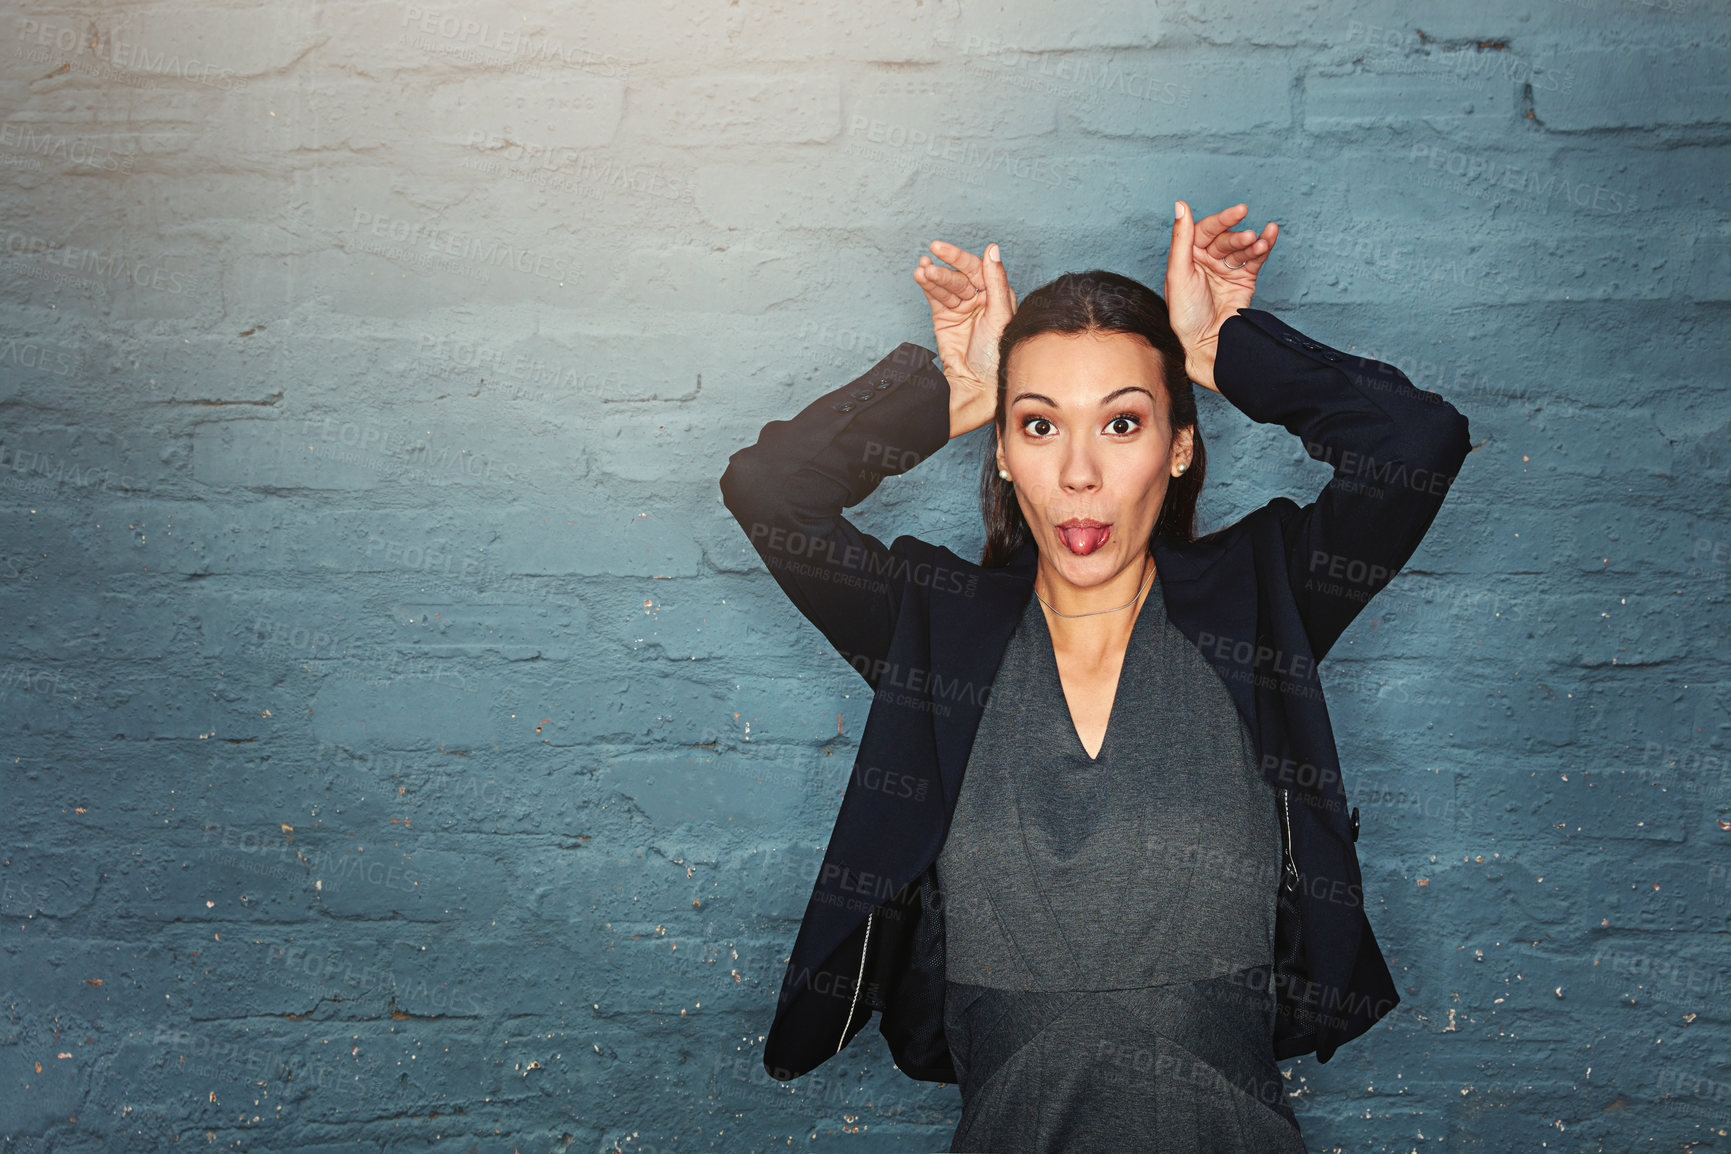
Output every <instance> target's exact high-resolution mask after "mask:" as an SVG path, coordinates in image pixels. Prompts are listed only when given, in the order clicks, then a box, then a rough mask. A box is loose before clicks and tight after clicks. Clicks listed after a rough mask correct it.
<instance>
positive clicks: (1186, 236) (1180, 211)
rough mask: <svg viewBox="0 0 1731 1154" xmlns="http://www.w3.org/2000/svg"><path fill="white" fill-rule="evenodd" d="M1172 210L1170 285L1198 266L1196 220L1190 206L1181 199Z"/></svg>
mask: <svg viewBox="0 0 1731 1154" xmlns="http://www.w3.org/2000/svg"><path fill="white" fill-rule="evenodd" d="M1172 212H1173V220H1172V248H1171V250H1170V251H1168V252H1167V254H1166V282H1167V284H1168V285H1172V284H1178V283H1182V282H1183V281H1184V280H1185V279H1187V278H1188V277H1189V276H1190V274H1191V273H1192V272H1194V271H1195V266H1196V253H1195V247H1196V222H1195V221H1194V220H1192V219H1191V217H1190V206H1189V205H1188V204H1185V203H1184V202H1183V201H1181V200H1180V201H1178V202H1177V203H1176V204H1174V205H1173V206H1172ZM1168 292H1170V289H1168Z"/></svg>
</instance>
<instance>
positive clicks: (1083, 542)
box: [1057, 517, 1112, 557]
mask: <svg viewBox="0 0 1731 1154" xmlns="http://www.w3.org/2000/svg"><path fill="white" fill-rule="evenodd" d="M1057 529H1058V539H1059V540H1060V541H1062V542H1064V547H1065V548H1067V549H1068V550H1070V552H1072V553H1074V554H1075V555H1076V556H1078V557H1086V556H1087V555H1088V554H1090V553H1092V552H1094V550H1096V549H1098V548H1100V547H1101V546H1102V545H1104V544H1105V543H1106V542H1107V541H1108V540H1110V539H1111V536H1112V526H1111V524H1110V523H1108V522H1106V521H1094V520H1090V519H1089V518H1087V517H1072V518H1070V519H1069V520H1068V521H1065V522H1064V523H1063V524H1061V525H1059V526H1057Z"/></svg>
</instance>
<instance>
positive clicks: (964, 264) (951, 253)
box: [929, 240, 986, 291]
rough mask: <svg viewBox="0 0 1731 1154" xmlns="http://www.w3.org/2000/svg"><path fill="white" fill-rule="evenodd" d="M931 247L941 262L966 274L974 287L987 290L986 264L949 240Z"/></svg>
mask: <svg viewBox="0 0 1731 1154" xmlns="http://www.w3.org/2000/svg"><path fill="white" fill-rule="evenodd" d="M929 247H930V248H931V250H932V252H933V253H934V254H935V255H936V256H937V258H938V259H939V260H941V261H945V262H946V263H948V264H952V265H954V266H955V267H956V268H958V269H960V270H961V271H962V272H964V273H966V274H967V277H968V279H969V280H971V281H973V282H974V287H976V288H978V289H981V290H982V291H983V290H984V289H985V287H986V278H985V268H984V265H985V262H984V261H982V260H981V259H980V258H979V257H977V256H975V255H974V254H973V253H971V252H969V251H968V250H967V249H965V248H960V247H958V246H956V245H953V244H951V243H950V242H949V241H947V240H934V241H932V243H931V245H930V246H929Z"/></svg>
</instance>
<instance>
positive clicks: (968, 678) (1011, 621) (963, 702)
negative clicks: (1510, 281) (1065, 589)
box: [931, 542, 1039, 830]
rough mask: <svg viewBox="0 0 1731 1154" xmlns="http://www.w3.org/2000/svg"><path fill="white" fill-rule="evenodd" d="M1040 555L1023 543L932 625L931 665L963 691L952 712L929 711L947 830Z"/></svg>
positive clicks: (936, 615)
mask: <svg viewBox="0 0 1731 1154" xmlns="http://www.w3.org/2000/svg"><path fill="white" fill-rule="evenodd" d="M1038 561H1039V550H1038V549H1036V548H1035V546H1034V544H1033V543H1032V542H1028V543H1026V544H1024V545H1023V546H1022V547H1021V548H1020V549H1018V550H1017V551H1016V552H1015V554H1014V555H1013V556H1012V557H1011V559H1010V564H1009V565H1007V566H1005V567H1003V568H1001V569H982V570H980V573H981V575H982V577H981V581H980V584H979V587H978V588H977V590H976V591H975V595H974V596H973V597H972V598H971V599H969V600H968V601H967V602H966V603H959V602H957V601H955V600H953V599H952V600H949V601H946V603H945V604H944V605H943V606H942V612H938V613H934V614H933V615H932V620H931V643H932V666H933V668H936V669H944V668H949V669H953V670H954V671H955V673H956V675H957V676H958V677H960V678H961V679H962V681H961V685H962V686H963V688H964V689H965V690H966V692H961V693H958V694H956V695H955V707H954V708H952V709H950V710H948V711H947V712H946V713H943V714H940V713H938V711H936V710H933V711H932V714H931V717H932V731H933V737H934V739H935V743H936V746H937V755H938V774H939V776H940V777H941V778H942V780H943V783H944V804H945V829H946V830H947V829H948V822H949V815H950V814H953V813H954V812H955V808H956V798H958V797H960V796H961V790H962V773H963V771H964V770H965V769H966V768H967V763H968V753H969V752H970V751H971V750H972V748H973V743H974V734H975V732H976V731H977V730H978V729H979V726H980V718H981V716H983V715H984V713H985V710H986V702H987V701H988V700H989V699H990V694H991V686H992V682H993V679H994V678H996V676H997V673H998V666H999V664H1000V663H1001V662H1002V661H1003V657H1004V650H1005V648H1007V647H1008V646H1009V644H1010V638H1011V637H1012V636H1014V635H1015V632H1016V626H1017V625H1018V624H1019V623H1020V622H1021V620H1022V613H1023V611H1024V610H1025V609H1026V608H1027V605H1028V598H1030V597H1032V596H1033V593H1034V574H1035V572H1036V566H1037V563H1038Z"/></svg>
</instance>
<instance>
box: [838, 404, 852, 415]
mask: <svg viewBox="0 0 1731 1154" xmlns="http://www.w3.org/2000/svg"><path fill="white" fill-rule="evenodd" d="M835 411H836V412H838V413H851V412H853V402H852V401H843V402H842V403H841V404H839V405H837V406H836V407H835Z"/></svg>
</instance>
